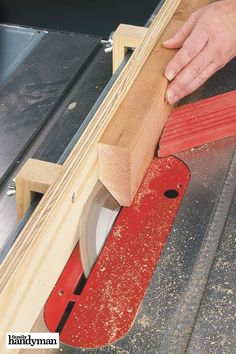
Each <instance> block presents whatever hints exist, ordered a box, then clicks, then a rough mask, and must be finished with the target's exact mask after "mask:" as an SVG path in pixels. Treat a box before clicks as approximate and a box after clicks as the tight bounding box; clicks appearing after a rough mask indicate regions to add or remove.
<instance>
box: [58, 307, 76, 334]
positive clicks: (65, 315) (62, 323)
mask: <svg viewBox="0 0 236 354" xmlns="http://www.w3.org/2000/svg"><path fill="white" fill-rule="evenodd" d="M74 305H75V301H70V302H69V303H68V305H67V306H66V309H65V312H64V313H63V315H62V317H61V320H60V322H59V323H58V326H57V329H56V332H58V333H61V331H62V330H63V328H64V327H65V324H66V321H67V320H68V318H69V316H70V314H71V312H72V310H73V307H74Z"/></svg>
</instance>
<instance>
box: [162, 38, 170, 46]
mask: <svg viewBox="0 0 236 354" xmlns="http://www.w3.org/2000/svg"><path fill="white" fill-rule="evenodd" d="M169 42H170V40H169V39H168V40H166V41H164V42H163V43H162V44H163V45H164V46H165V45H168V43H169Z"/></svg>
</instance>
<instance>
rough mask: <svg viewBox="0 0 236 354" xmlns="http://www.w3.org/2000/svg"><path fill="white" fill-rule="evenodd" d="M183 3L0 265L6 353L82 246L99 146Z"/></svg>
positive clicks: (109, 100)
mask: <svg viewBox="0 0 236 354" xmlns="http://www.w3.org/2000/svg"><path fill="white" fill-rule="evenodd" d="M179 2H180V1H179V0H176V1H173V0H169V1H168V0H167V1H166V2H165V4H164V5H163V7H162V9H161V10H160V12H159V14H158V15H157V16H156V19H155V20H154V21H153V23H152V25H151V26H150V29H149V30H148V32H147V34H146V36H145V40H144V41H143V42H142V43H141V44H140V46H139V47H138V48H137V50H136V51H135V53H134V54H133V56H132V58H131V59H130V61H129V62H128V64H127V65H126V67H125V68H124V69H123V71H122V73H121V74H120V76H119V78H118V79H117V81H116V82H115V84H114V85H113V87H112V89H111V90H110V92H109V93H108V95H107V97H106V98H105V100H104V101H103V103H102V104H101V106H100V107H99V109H98V111H97V112H96V114H95V115H94V117H93V120H92V121H91V122H90V123H89V125H88V127H87V128H86V130H85V131H84V133H83V135H82V136H81V138H80V140H79V141H78V143H77V144H76V145H75V147H74V149H73V150H72V152H71V153H70V155H69V157H68V158H67V160H66V161H65V163H64V165H63V170H62V173H61V174H60V176H58V177H56V179H55V181H54V182H53V183H52V185H51V186H50V187H49V188H48V190H47V192H46V193H45V195H44V197H43V198H42V200H41V202H40V203H39V205H38V207H37V208H36V210H35V211H34V213H33V214H32V216H31V218H30V220H29V222H28V223H27V225H26V226H25V227H24V229H23V230H22V232H21V234H20V235H19V237H18V239H17V240H16V242H15V244H14V246H13V247H12V249H11V251H10V253H9V254H8V256H7V257H6V258H5V260H4V262H3V263H2V264H1V267H0V313H1V314H4V316H2V317H1V320H0V333H1V334H2V335H1V337H0V352H1V353H5V344H4V340H5V337H4V334H5V333H6V332H8V331H16V332H17V331H20V332H27V331H29V330H30V329H31V327H32V325H33V324H34V322H35V320H36V318H37V316H38V314H39V312H40V311H41V308H42V307H43V305H44V303H45V301H46V299H47V297H48V295H49V294H50V292H51V290H52V287H53V285H54V284H55V282H56V280H57V278H58V276H59V275H60V273H61V271H62V269H63V267H64V265H65V263H66V261H67V260H68V258H69V256H70V254H71V252H72V250H73V248H74V246H75V244H76V243H77V241H78V226H79V219H80V215H81V212H82V210H83V206H84V204H85V203H86V201H87V199H88V197H89V194H90V193H91V191H92V189H93V188H94V186H95V184H96V183H97V181H98V166H97V144H98V142H99V140H100V138H101V136H102V134H103V133H104V131H105V129H106V127H107V125H108V124H109V122H110V121H111V119H112V117H113V115H114V112H115V111H116V110H117V108H118V107H119V105H120V104H121V102H122V101H123V99H124V97H125V95H126V94H127V92H128V90H129V88H130V86H131V85H132V83H133V82H134V80H135V79H136V77H137V76H138V74H139V72H140V70H141V68H142V66H143V64H144V63H145V61H146V59H147V58H148V56H149V55H150V52H151V51H152V49H153V47H154V46H155V44H156V42H157V40H158V39H159V37H160V35H161V33H162V31H163V30H164V28H165V27H166V25H167V23H168V22H169V21H170V19H171V17H172V15H173V13H174V11H175V10H176V8H177V6H178V4H179ZM7 353H10V351H9V350H8V351H7Z"/></svg>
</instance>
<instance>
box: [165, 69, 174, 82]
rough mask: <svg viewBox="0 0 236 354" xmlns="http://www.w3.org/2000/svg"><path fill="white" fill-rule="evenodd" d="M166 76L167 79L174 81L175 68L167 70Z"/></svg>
mask: <svg viewBox="0 0 236 354" xmlns="http://www.w3.org/2000/svg"><path fill="white" fill-rule="evenodd" d="M165 77H166V78H167V80H169V81H172V80H173V79H174V78H175V72H174V70H170V71H167V72H166V73H165Z"/></svg>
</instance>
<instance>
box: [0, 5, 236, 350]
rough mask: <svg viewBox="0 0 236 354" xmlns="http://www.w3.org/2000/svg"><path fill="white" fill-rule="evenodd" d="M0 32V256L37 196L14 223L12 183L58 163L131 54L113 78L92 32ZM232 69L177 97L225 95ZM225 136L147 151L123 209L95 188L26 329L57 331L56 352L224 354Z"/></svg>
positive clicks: (235, 167) (230, 331)
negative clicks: (154, 153)
mask: <svg viewBox="0 0 236 354" xmlns="http://www.w3.org/2000/svg"><path fill="white" fill-rule="evenodd" d="M161 6H162V3H161V4H160V5H159V6H158V7H157V8H156V10H155V12H154V14H152V16H151V17H150V19H149V21H148V22H147V24H146V26H147V27H148V26H149V25H150V23H151V22H152V20H153V18H154V17H155V15H156V14H158V12H159V10H160V8H161ZM0 31H1V37H2V38H4V43H5V44H4V46H6V48H7V50H6V56H7V60H5V61H3V64H4V65H3V70H2V73H1V77H0V80H1V81H0V82H1V98H0V109H1V117H0V124H1V129H0V134H1V142H2V144H1V166H0V168H1V177H0V181H1V189H0V194H1V198H0V206H1V207H0V232H1V236H0V247H1V253H0V257H1V258H0V261H1V262H2V263H3V262H4V260H5V259H6V258H7V256H8V255H9V252H10V251H11V249H12V247H13V246H14V244H15V242H16V241H17V239H18V236H19V234H20V233H21V231H22V230H24V228H25V227H27V225H28V224H27V223H28V222H29V220H30V217H31V215H32V213H33V211H34V210H35V209H36V208H37V206H38V203H39V201H40V200H41V197H42V195H41V193H35V194H34V198H32V203H31V205H30V207H29V209H28V210H27V212H26V213H24V215H23V216H22V217H21V218H20V220H19V221H18V222H17V213H16V206H15V205H16V200H15V194H14V185H13V187H12V180H13V179H14V178H15V176H16V175H17V174H19V173H20V171H21V170H22V168H23V166H24V165H25V162H26V161H27V160H28V159H29V158H34V159H37V160H42V161H47V162H50V163H52V164H59V165H62V164H63V163H64V162H65V161H66V159H67V158H68V156H69V154H70V153H71V151H72V149H73V148H74V146H75V144H76V142H77V141H79V139H80V136H81V135H82V134H83V132H84V130H85V129H86V127H87V126H88V124H89V123H90V121H91V120H92V119H93V116H94V113H95V112H96V110H97V109H98V108H99V107H100V106H101V104H102V102H103V100H104V98H105V97H106V95H107V93H108V92H109V91H110V90H111V89H112V87H113V85H114V83H115V82H116V81H117V80H118V78H119V74H120V72H121V71H122V69H123V67H125V66H126V65H127V63H128V62H129V59H130V56H131V53H130V52H128V53H127V56H126V57H125V58H124V60H123V62H122V63H121V65H120V66H119V68H118V69H117V70H116V71H115V73H114V75H112V73H111V69H112V60H111V53H109V50H108V51H107V53H106V52H105V51H104V44H101V39H102V38H98V37H93V36H86V35H80V34H72V33H62V32H54V31H45V30H38V29H37V30H36V29H32V28H23V27H16V26H8V25H1V27H0ZM15 43H17V50H15V48H16V46H15ZM108 45H109V44H108ZM14 50H15V51H14ZM9 58H10V59H9ZM9 62H10V64H9ZM235 73H236V61H235V60H233V61H232V62H230V63H229V64H228V65H227V66H226V67H225V68H223V69H222V70H221V71H219V72H218V73H217V74H215V75H214V76H213V77H212V78H211V79H210V80H208V82H207V83H206V84H205V85H204V86H203V87H201V88H200V89H199V90H198V91H197V92H195V93H194V94H192V95H191V96H189V97H187V98H186V99H184V100H182V101H181V102H180V103H179V106H181V107H182V106H183V105H186V104H192V102H196V101H200V100H203V99H208V98H209V97H212V96H215V97H218V96H219V97H220V96H221V95H222V94H223V95H224V94H227V93H228V92H231V91H232V92H233V90H235V88H236V85H235ZM204 102H208V101H204ZM235 143H236V136H235V135H234V134H233V136H230V137H227V138H224V139H220V140H217V141H211V142H209V143H207V144H203V145H200V146H197V147H192V148H191V149H188V150H185V151H182V152H178V153H174V154H172V156H166V157H162V158H157V157H154V158H153V160H152V162H151V164H150V166H149V167H148V169H147V171H146V174H145V177H144V179H143V180H142V183H141V185H140V187H139V189H138V192H137V193H136V195H135V198H134V200H133V203H132V204H131V206H129V207H128V208H126V207H123V208H120V206H119V204H118V203H117V202H116V200H115V199H114V198H112V197H111V196H110V194H109V192H107V191H106V190H105V189H104V187H103V186H102V183H101V184H100V185H98V186H97V187H96V188H97V189H96V188H95V189H94V191H93V192H94V194H91V196H90V198H89V199H88V200H87V202H86V205H85V206H86V208H85V212H84V213H82V220H84V222H83V226H82V231H81V232H82V234H83V236H81V238H80V241H79V242H78V243H77V241H78V240H76V242H75V244H76V245H75V248H74V249H73V251H72V253H71V256H70V257H69V259H67V261H66V262H64V267H63V270H62V272H61V275H60V276H59V278H58V280H57V282H56V283H54V287H53V288H52V289H51V294H50V296H49V298H48V299H47V301H46V302H45V306H43V309H42V310H41V312H40V314H39V316H38V319H37V320H36V322H35V323H34V325H33V327H32V332H44V331H52V332H59V333H60V349H58V350H56V352H60V351H62V352H65V353H80V352H81V353H82V352H87V353H95V352H98V353H100V352H104V353H113V352H114V353H185V352H186V353H234V351H235V342H236V341H235V339H236V338H235V303H236V302H235V232H236V227H235V226H236V225H235V212H236V197H235V186H236V182H235V177H236V155H235V154H236V153H235ZM11 191H13V193H11ZM9 192H10V193H9ZM7 194H8V195H7ZM9 194H10V196H9ZM11 194H12V195H11ZM73 198H74V199H73ZM75 199H76V194H73V195H72V203H74V202H75ZM88 210H89V211H88ZM84 225H85V226H84ZM84 235H85V236H87V235H89V236H88V237H84ZM91 235H96V237H91V238H90V236H91ZM99 237H100V238H101V239H100V240H99ZM66 242H67V235H66V234H65V235H64V243H65V244H66ZM81 243H82V244H83V249H84V250H86V251H85V252H84V253H83V254H81V253H80V244H81ZM51 262H52V267H54V259H51ZM43 281H44V282H45V283H46V282H47V274H46V273H45V274H44V280H43ZM13 291H14V290H13ZM35 296H36V297H37V295H36V294H35ZM29 311H30V307H29ZM6 314H7V310H6ZM3 316H4V314H3ZM3 335H4V334H3ZM1 336H2V334H1ZM4 340H5V339H4ZM22 352H24V351H23V350H22ZM41 352H43V351H41Z"/></svg>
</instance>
